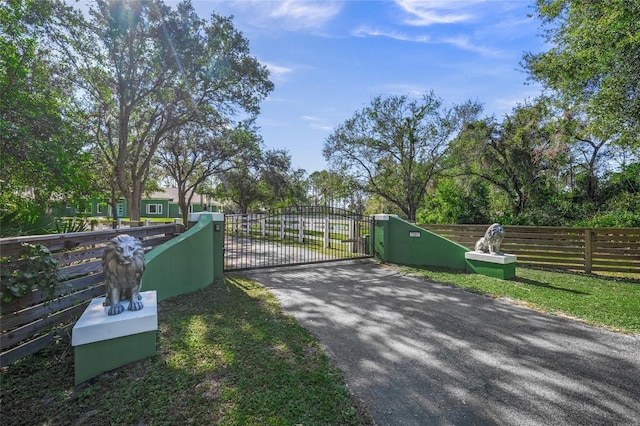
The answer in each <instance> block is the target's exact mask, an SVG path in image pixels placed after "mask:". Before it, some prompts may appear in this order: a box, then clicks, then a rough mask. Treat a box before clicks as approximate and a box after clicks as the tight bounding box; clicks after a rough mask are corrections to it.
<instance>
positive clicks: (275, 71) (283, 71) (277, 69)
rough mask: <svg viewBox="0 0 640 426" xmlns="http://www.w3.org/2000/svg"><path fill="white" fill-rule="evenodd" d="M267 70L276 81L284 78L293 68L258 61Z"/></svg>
mask: <svg viewBox="0 0 640 426" xmlns="http://www.w3.org/2000/svg"><path fill="white" fill-rule="evenodd" d="M260 63H262V64H263V65H264V66H266V67H267V69H268V70H269V74H270V75H271V77H273V79H274V80H276V81H283V80H286V77H287V76H288V75H289V74H291V73H292V72H293V68H289V67H284V66H281V65H276V64H273V63H271V62H266V61H260Z"/></svg>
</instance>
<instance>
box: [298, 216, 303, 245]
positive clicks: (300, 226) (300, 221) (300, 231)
mask: <svg viewBox="0 0 640 426" xmlns="http://www.w3.org/2000/svg"><path fill="white" fill-rule="evenodd" d="M298 242H299V243H300V244H302V243H304V217H302V216H300V217H299V219H298Z"/></svg>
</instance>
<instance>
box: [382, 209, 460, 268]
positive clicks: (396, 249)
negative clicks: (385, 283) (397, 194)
mask: <svg viewBox="0 0 640 426" xmlns="http://www.w3.org/2000/svg"><path fill="white" fill-rule="evenodd" d="M379 217H380V218H382V219H383V220H379V219H378V218H379ZM374 246H375V255H376V257H377V258H378V259H380V260H382V261H384V262H390V263H397V264H399V265H407V266H443V267H447V268H451V269H459V270H466V269H467V260H466V259H465V258H464V254H465V253H466V252H467V251H469V249H467V248H466V247H464V246H461V245H460V244H457V243H454V242H453V241H450V240H447V239H446V238H443V237H441V236H439V235H436V234H434V233H433V232H430V231H427V230H426V229H422V228H420V227H419V226H416V225H414V224H412V223H409V222H407V221H405V220H402V219H399V218H398V217H395V216H389V215H377V216H376V222H375V245H374Z"/></svg>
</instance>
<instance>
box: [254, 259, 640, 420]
mask: <svg viewBox="0 0 640 426" xmlns="http://www.w3.org/2000/svg"><path fill="white" fill-rule="evenodd" d="M249 275H250V276H251V278H252V279H254V280H255V281H256V282H259V283H261V284H262V285H264V286H266V287H267V288H269V289H270V290H271V291H272V292H273V293H274V294H275V295H276V297H277V298H278V300H279V301H280V303H281V305H282V307H283V310H284V311H285V312H287V313H290V314H292V315H294V316H295V317H296V318H297V320H298V322H299V323H300V324H301V325H303V326H304V327H305V328H307V329H308V330H309V331H311V332H312V333H313V334H314V335H315V336H316V337H317V338H318V339H319V340H320V341H321V342H322V344H323V346H324V348H325V349H326V351H327V352H328V353H329V355H330V356H331V358H332V359H333V361H334V362H335V364H336V365H337V366H338V367H339V368H340V369H341V370H342V371H343V372H344V375H345V378H346V380H347V383H348V385H349V387H350V388H351V390H352V392H353V393H354V394H355V395H356V397H357V398H359V399H360V400H362V401H363V403H364V405H365V406H366V407H367V409H368V410H369V412H370V414H371V416H372V417H373V419H374V421H375V422H376V424H378V425H467V424H468V425H483V424H501V425H640V336H638V335H636V336H628V335H622V334H617V333H612V332H609V331H607V330H604V329H601V328H598V327H591V326H587V325H584V324H582V323H580V322H577V321H574V320H571V319H566V318H560V317H555V316H551V315H545V314H541V313H539V312H536V311H533V310H531V309H528V308H525V307H522V306H519V305H516V304H512V303H508V302H506V301H501V300H494V299H491V298H488V297H485V296H482V295H478V294H475V293H472V292H468V291H465V290H462V289H458V288H454V287H449V286H445V285H441V284H437V283H433V282H430V281H426V280H424V279H421V278H417V277H412V276H406V275H405V274H403V273H400V272H398V271H396V270H393V269H388V268H384V267H380V266H378V265H377V264H376V263H374V262H372V261H351V262H336V263H330V264H316V265H310V266H298V267H289V268H274V269H268V270H254V271H251V272H250V273H249ZM639 315H640V312H639Z"/></svg>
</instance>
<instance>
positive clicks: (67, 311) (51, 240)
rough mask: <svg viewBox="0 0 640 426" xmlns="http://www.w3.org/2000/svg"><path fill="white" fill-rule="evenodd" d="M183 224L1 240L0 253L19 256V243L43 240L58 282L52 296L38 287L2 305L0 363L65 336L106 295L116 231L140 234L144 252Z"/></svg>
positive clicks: (20, 356)
mask: <svg viewBox="0 0 640 426" xmlns="http://www.w3.org/2000/svg"><path fill="white" fill-rule="evenodd" d="M183 230H184V227H183V225H181V224H177V223H170V224H164V225H153V226H147V227H136V228H123V229H113V230H105V231H95V232H76V233H69V234H53V235H37V236H30V237H16V238H2V239H0V256H2V257H9V256H20V255H21V254H22V253H23V251H24V248H23V246H22V244H23V243H29V244H34V245H36V244H42V245H44V246H46V247H47V248H49V250H50V251H51V253H52V257H53V258H54V259H56V260H57V261H58V265H59V266H60V273H61V276H62V282H61V283H60V285H59V286H58V290H57V291H56V294H55V298H54V299H53V300H51V301H47V300H45V295H44V294H43V293H42V292H41V291H34V292H33V293H31V294H29V295H26V296H23V297H21V298H20V299H17V300H13V301H11V302H9V303H4V302H3V303H2V305H1V307H2V310H1V312H0V325H1V327H0V328H1V333H0V366H5V365H8V364H11V363H12V362H14V361H16V360H18V359H21V358H24V357H25V356H27V355H30V354H32V353H34V352H37V351H39V350H40V349H43V348H45V347H46V346H48V345H49V344H50V343H51V342H52V341H53V340H54V339H58V338H59V337H60V336H65V335H69V334H70V331H71V328H72V327H73V324H74V323H75V319H77V318H78V317H79V316H80V315H81V314H82V312H83V311H84V309H85V308H86V306H87V304H88V303H89V301H90V300H91V299H93V298H94V297H98V296H103V295H104V292H105V290H104V274H103V272H102V260H101V257H102V253H103V251H104V247H105V245H106V244H107V243H108V241H109V240H110V239H112V238H113V237H115V236H116V235H119V234H129V235H132V236H134V237H137V238H139V239H140V240H141V241H142V245H143V247H144V249H145V251H149V250H151V249H152V248H154V247H156V246H158V245H160V244H162V243H164V242H166V241H168V240H170V239H171V238H173V237H174V236H175V235H176V234H179V233H181V232H183Z"/></svg>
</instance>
